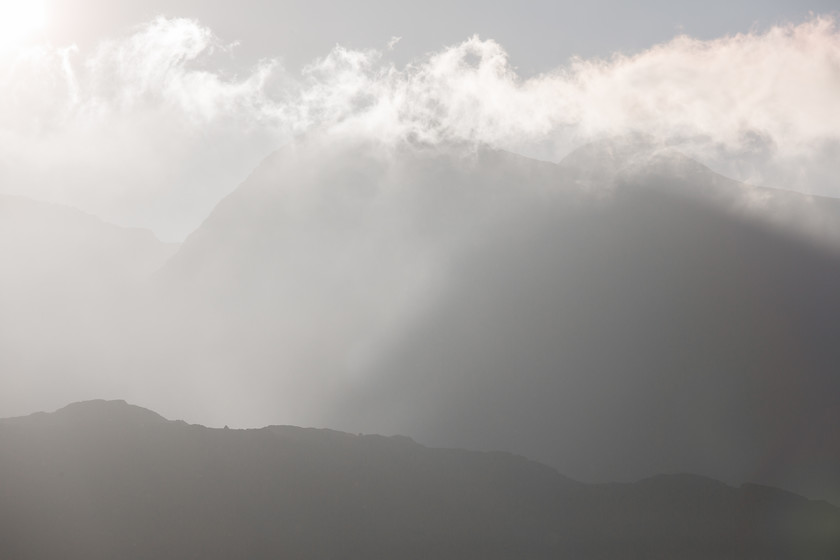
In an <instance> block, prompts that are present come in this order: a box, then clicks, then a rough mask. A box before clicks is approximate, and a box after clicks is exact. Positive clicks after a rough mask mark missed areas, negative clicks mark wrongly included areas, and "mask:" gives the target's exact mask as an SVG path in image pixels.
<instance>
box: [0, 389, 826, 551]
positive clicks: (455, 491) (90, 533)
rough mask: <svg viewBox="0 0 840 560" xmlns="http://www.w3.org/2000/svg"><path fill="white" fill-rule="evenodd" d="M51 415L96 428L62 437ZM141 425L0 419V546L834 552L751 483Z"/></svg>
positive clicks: (81, 408)
mask: <svg viewBox="0 0 840 560" xmlns="http://www.w3.org/2000/svg"><path fill="white" fill-rule="evenodd" d="M137 409H139V410H141V411H145V413H144V414H143V415H141V416H142V417H138V415H137V414H136V412H137ZM68 416H75V417H77V418H78V417H82V418H84V419H85V421H86V422H87V421H90V420H91V419H92V418H95V421H93V422H92V423H90V422H89V423H87V424H85V429H79V425H78V424H75V423H73V422H71V423H70V425H66V424H64V425H63V423H64V422H65V421H66V420H67V417H68ZM45 417H47V418H52V419H53V420H55V421H54V422H49V421H47V422H45V421H44V418H45ZM125 417H131V418H133V419H134V421H133V423H125V422H123V421H122V420H121V419H123V418H125ZM149 417H151V418H158V419H160V418H161V417H159V416H158V415H156V414H155V413H153V412H151V411H147V410H145V409H142V408H140V407H134V406H133V405H128V404H125V403H124V402H115V401H111V402H106V401H95V402H93V403H80V404H75V405H71V406H69V407H66V408H64V409H61V410H59V411H57V412H55V413H48V414H42V415H37V416H29V417H25V418H23V419H21V418H18V419H16V420H17V421H15V422H11V423H9V422H8V421H0V449H2V450H3V451H4V452H3V453H2V454H0V498H2V500H0V521H2V523H0V554H2V555H3V557H4V558H21V559H23V558H37V557H45V556H50V555H52V553H56V552H58V551H61V556H62V557H63V558H68V559H75V558H87V559H98V558H111V557H115V556H117V557H121V558H148V557H149V555H150V554H154V556H155V557H157V558H183V557H191V556H193V555H196V554H198V555H200V556H202V557H204V558H211V559H212V558H228V557H230V556H231V554H234V555H236V554H239V555H242V554H245V555H247V556H248V557H250V558H271V557H277V555H278V554H282V555H283V556H284V557H288V558H328V557H335V555H336V554H339V555H341V556H342V557H345V558H370V557H390V558H423V557H428V556H429V555H433V556H435V557H439V558H463V557H465V556H468V557H475V556H481V557H485V558H511V557H517V558H549V557H557V555H558V554H559V555H562V554H573V555H575V557H577V558H593V559H594V558H601V559H609V558H626V557H627V556H628V554H629V555H634V554H635V555H638V556H640V557H649V556H651V555H661V554H670V555H676V556H678V557H681V558H697V559H700V558H709V559H711V558H727V557H736V556H737V557H739V558H756V559H757V558H765V559H770V558H772V559H775V558H778V559H783V558H785V559H786V558H791V559H793V558H808V559H815V560H816V559H819V560H823V559H825V560H828V559H829V558H832V554H834V553H835V552H836V551H838V550H840V532H838V529H840V510H838V509H837V508H835V507H832V506H829V505H827V504H825V503H819V502H812V501H809V500H807V499H805V498H801V497H796V498H792V499H788V500H784V499H779V497H778V494H777V493H776V492H775V491H774V490H767V489H762V488H759V487H749V486H745V487H743V488H740V489H736V488H732V487H730V486H727V485H725V484H722V483H719V482H716V481H713V480H710V479H707V478H704V477H697V476H693V475H668V476H660V477H653V478H650V479H646V480H643V481H640V482H639V483H636V484H603V485H586V484H581V483H577V482H574V481H571V480H569V479H567V478H565V477H563V476H561V475H559V474H558V473H557V472H556V470H554V469H552V468H550V467H546V466H544V465H540V464H539V463H535V462H533V461H529V460H527V459H524V458H522V457H518V456H515V455H512V454H509V453H485V452H471V451H463V450H457V449H435V448H427V447H424V446H421V445H419V444H416V443H414V442H412V441H410V440H408V439H406V438H401V437H396V438H394V437H389V438H386V437H382V436H369V435H362V436H359V435H352V434H342V433H340V432H335V431H331V430H312V429H304V428H292V427H288V426H286V427H276V426H275V427H265V428H261V429H243V430H228V429H224V428H217V429H208V428H205V427H203V426H198V425H190V424H186V423H183V422H180V421H167V420H158V421H154V422H146V421H144V419H147V418H149ZM115 420H116V421H115ZM68 428H71V429H68ZM71 513H72V515H71Z"/></svg>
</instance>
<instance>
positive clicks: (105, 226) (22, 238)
mask: <svg viewBox="0 0 840 560" xmlns="http://www.w3.org/2000/svg"><path fill="white" fill-rule="evenodd" d="M177 248H178V245H177V244H174V243H163V242H161V241H160V240H158V239H157V238H156V237H155V236H154V235H153V234H152V232H150V231H148V230H143V229H137V228H125V227H120V226H116V225H112V224H109V223H106V222H104V221H102V220H100V219H99V218H97V217H96V216H93V215H90V214H87V213H85V212H82V211H80V210H77V209H75V208H70V207H67V206H62V205H58V204H50V203H45V202H39V201H35V200H31V199H28V198H25V197H20V196H8V195H0V263H2V264H0V371H2V372H3V384H4V387H3V391H1V392H0V408H3V409H5V410H8V407H9V406H11V405H12V403H15V402H19V401H20V400H21V399H22V398H23V399H26V398H31V397H28V396H26V395H25V392H24V391H21V390H19V387H23V386H25V383H19V381H22V380H26V382H27V383H31V384H32V385H34V386H36V387H40V388H41V389H39V390H42V389H43V387H51V390H52V391H55V392H56V393H58V394H61V393H62V390H61V389H63V388H64V387H66V386H67V385H70V386H73V385H78V384H79V380H78V377H75V378H74V374H75V373H77V372H79V371H85V372H90V371H93V370H95V369H97V367H96V365H95V364H96V363H97V362H98V361H100V360H101V359H102V357H103V356H105V355H106V354H109V353H112V352H113V348H114V347H115V339H116V338H117V337H119V336H121V335H122V334H124V333H125V327H124V325H125V324H126V322H127V316H129V315H131V313H129V312H128V310H132V309H133V307H134V305H135V302H136V300H137V299H138V294H139V291H140V287H141V286H142V284H143V283H144V282H145V281H146V280H147V279H148V277H149V276H150V275H151V274H152V273H153V272H154V271H155V270H157V269H158V268H160V267H161V266H162V265H163V263H164V262H165V261H166V259H167V258H169V257H170V256H171V255H172V254H173V253H174V252H175V251H176V250H177ZM117 319H118V320H117ZM135 319H136V318H135ZM119 361H120V362H124V360H119ZM100 390H101V389H100ZM24 410H25V408H24Z"/></svg>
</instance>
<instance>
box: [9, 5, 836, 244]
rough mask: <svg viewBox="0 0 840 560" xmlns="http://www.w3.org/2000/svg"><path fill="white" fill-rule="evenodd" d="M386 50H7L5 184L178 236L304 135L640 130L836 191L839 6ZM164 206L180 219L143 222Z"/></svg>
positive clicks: (190, 34) (213, 41)
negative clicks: (240, 57)
mask: <svg viewBox="0 0 840 560" xmlns="http://www.w3.org/2000/svg"><path fill="white" fill-rule="evenodd" d="M391 46H392V45H388V46H383V48H382V49H381V50H351V49H347V48H344V47H341V46H336V47H335V48H334V49H333V51H332V52H330V53H329V54H327V55H326V56H325V57H323V58H321V59H318V60H316V61H313V62H312V63H311V64H310V65H309V66H307V67H306V68H305V69H304V70H303V72H302V74H300V75H291V74H290V73H288V72H286V71H285V70H284V69H283V67H282V64H281V63H280V62H279V61H278V60H264V61H259V62H258V63H257V64H256V65H254V66H253V67H252V68H249V69H247V71H244V72H243V71H242V69H241V68H240V69H239V73H237V72H234V71H232V70H231V69H230V67H231V63H232V61H234V60H235V46H233V45H227V44H224V43H223V42H222V41H221V40H220V39H219V38H217V37H216V36H215V35H214V34H213V32H212V31H211V30H210V29H208V28H207V27H205V26H203V25H201V24H200V23H199V22H196V21H193V20H188V19H166V18H158V19H155V20H154V21H152V22H150V23H148V24H146V25H143V26H141V27H138V28H137V29H136V30H135V31H134V33H132V34H131V35H129V36H127V37H123V38H119V39H115V40H109V41H105V42H103V43H101V44H100V45H99V47H98V48H97V49H95V50H94V51H93V52H91V53H81V52H79V51H78V49H75V48H74V47H69V48H67V47H62V48H57V47H51V46H41V47H37V48H30V49H27V50H25V51H18V52H17V53H5V54H4V55H3V57H4V58H2V59H0V150H2V153H3V154H4V157H3V158H2V159H0V181H2V183H4V184H5V185H12V186H9V187H7V189H8V190H9V191H11V192H17V193H19V194H27V193H30V194H31V195H32V196H34V197H38V198H51V199H54V200H59V201H63V202H70V203H74V204H77V205H79V206H82V207H85V208H89V209H90V210H91V211H94V212H96V213H100V214H103V215H105V217H107V218H111V219H114V220H116V221H127V222H132V223H140V224H145V225H150V226H152V227H155V229H158V230H163V231H164V232H165V233H167V234H168V235H167V236H168V237H179V236H183V234H185V233H187V232H188V231H189V230H190V229H191V228H192V227H194V226H195V225H196V224H197V223H198V220H200V218H201V217H202V216H203V215H204V214H206V212H207V210H208V209H209V207H211V206H212V204H213V203H214V202H215V201H216V200H218V198H219V197H220V196H221V195H222V194H224V192H226V191H227V190H229V189H230V188H232V187H233V186H234V185H235V184H236V183H237V182H239V180H241V179H242V178H243V177H244V175H245V174H246V173H247V172H248V170H249V169H250V168H251V167H253V165H254V164H255V163H256V161H258V160H259V159H260V158H261V157H262V156H263V155H265V154H266V153H267V152H269V151H270V150H271V149H272V148H274V147H276V146H277V145H279V144H281V143H283V142H285V141H287V140H288V139H290V138H293V137H294V136H295V135H298V134H304V133H309V132H313V131H318V132H321V133H324V134H325V135H326V136H328V137H329V136H348V135H349V136H356V135H362V136H364V137H368V138H373V139H375V140H377V141H380V142H382V143H384V144H386V145H388V144H393V143H401V142H406V141H408V142H419V143H431V144H442V143H450V142H454V143H463V142H466V143H484V144H489V145H492V146H497V147H501V148H506V149H510V150H514V151H520V152H525V153H533V154H538V155H541V156H542V157H546V158H555V159H556V158H559V157H562V156H563V155H564V154H565V153H567V152H568V151H570V150H571V149H574V148H575V147H577V146H580V145H582V144H584V143H585V142H587V141H591V140H595V139H598V138H603V137H612V136H619V135H644V136H645V137H646V138H648V139H650V140H652V141H654V142H657V143H662V144H665V145H670V146H674V147H677V148H679V149H683V150H685V151H687V152H688V153H690V154H692V155H694V156H696V157H699V158H700V159H702V160H704V161H706V162H707V163H710V164H713V165H716V166H718V167H721V168H723V170H724V171H727V172H729V173H731V174H733V175H738V176H739V178H741V179H749V180H754V181H756V182H770V183H774V182H775V183H778V186H787V187H791V188H799V189H802V190H811V191H823V192H830V193H831V194H834V195H838V196H840V187H838V186H837V185H836V183H834V184H827V183H830V182H831V180H832V179H831V177H832V176H833V171H835V170H836V168H832V169H831V171H832V172H831V173H829V172H827V171H826V167H825V166H826V165H830V162H832V161H833V160H834V157H833V156H834V155H836V153H837V151H838V149H837V146H838V145H840V31H838V27H837V21H836V20H835V19H834V18H832V17H814V18H813V19H811V20H810V21H807V22H804V23H801V24H798V25H793V24H791V25H784V26H777V27H773V28H770V29H767V30H764V31H760V32H758V31H756V32H751V33H745V34H740V35H735V36H730V37H723V38H719V39H714V40H709V41H702V40H698V39H693V38H690V37H686V36H680V37H676V38H674V39H673V40H671V41H669V42H667V43H664V44H660V45H657V46H655V47H653V48H650V49H648V50H645V51H643V52H640V53H636V54H632V55H627V54H616V55H614V56H613V57H612V58H609V59H595V60H584V59H572V60H571V61H569V62H568V63H567V64H565V65H564V66H560V67H558V68H557V69H556V70H554V71H552V72H549V73H545V74H541V75H537V76H534V77H531V78H527V79H526V78H522V77H521V76H519V75H518V74H517V71H516V68H515V66H514V65H513V64H512V63H511V61H510V60H509V58H508V56H507V53H506V52H505V50H504V48H503V46H502V45H500V44H498V43H496V42H494V41H492V40H483V39H480V38H478V37H472V38H469V39H467V40H465V41H464V42H462V43H460V44H457V45H453V46H450V47H447V48H443V49H441V50H440V51H438V52H435V53H431V54H429V55H427V56H425V57H422V58H420V59H418V60H416V61H415V62H413V63H412V64H409V65H407V66H405V67H397V66H396V65H394V64H393V63H391V62H390V61H389V59H388V52H389V50H390V47H391ZM826 162H829V163H826ZM815 182H816V183H820V182H822V183H820V184H812V183H815ZM832 187H836V190H834V191H831V190H830V189H831V188H832ZM103 200H104V201H107V202H103ZM188 200H201V201H203V202H200V203H199V202H188ZM161 201H163V203H162V204H161ZM161 206H165V207H167V208H169V209H170V210H169V211H170V213H171V214H172V215H173V216H174V214H175V213H177V212H180V216H181V217H180V218H177V219H176V218H174V217H172V216H169V217H167V216H164V217H160V216H158V217H152V216H153V214H154V213H155V212H157V213H158V214H159V213H160V210H159V208H160V207H161ZM129 207H130V208H131V210H129V209H128V208H129ZM154 208H157V210H155V209H154ZM175 221H178V222H179V223H178V224H174V222H175Z"/></svg>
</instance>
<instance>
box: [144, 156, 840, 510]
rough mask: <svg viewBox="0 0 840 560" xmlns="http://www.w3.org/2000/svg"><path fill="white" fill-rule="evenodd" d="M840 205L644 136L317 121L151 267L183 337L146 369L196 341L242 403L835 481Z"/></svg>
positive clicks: (416, 432) (600, 470) (833, 488)
mask: <svg viewBox="0 0 840 560" xmlns="http://www.w3.org/2000/svg"><path fill="white" fill-rule="evenodd" d="M839 228H840V201H837V200H834V199H827V198H819V197H809V196H804V195H800V194H797V193H791V192H786V191H780V190H772V189H762V188H758V187H753V186H749V185H745V184H742V183H738V182H736V181H733V180H730V179H727V178H725V177H722V176H720V175H718V174H716V173H714V172H712V171H711V170H710V169H708V168H706V167H705V166H703V165H701V164H699V163H697V162H695V161H693V160H691V159H689V158H686V157H685V156H682V155H680V154H678V153H675V152H669V151H657V150H653V149H651V148H650V147H641V148H640V147H639V146H627V145H624V144H618V143H601V144H595V145H591V146H588V147H585V148H583V149H582V150H580V151H579V152H576V153H574V154H572V155H571V156H570V157H568V158H567V159H566V160H565V161H564V162H562V163H561V164H551V163H546V162H539V161H535V160H531V159H528V158H524V157H521V156H517V155H514V154H509V153H505V152H500V151H493V150H484V149H479V150H477V151H475V150H473V151H470V150H461V151H458V150H435V149H421V148H401V149H397V150H395V151H393V152H387V153H384V152H383V150H381V149H379V148H377V147H370V146H359V145H353V146H344V147H336V146H335V145H331V147H329V148H325V147H323V146H322V145H320V144H318V143H313V144H312V145H307V144H306V143H300V144H297V145H292V146H289V147H287V148H285V149H283V150H280V151H278V152H277V153H276V154H274V155H273V156H272V157H270V158H268V159H267V160H266V161H265V162H264V163H263V164H262V165H261V166H260V167H259V168H258V169H257V170H256V171H255V172H254V173H253V174H252V176H251V177H249V178H248V180H247V181H245V183H244V184H243V185H241V186H240V187H239V188H238V189H236V190H235V191H234V192H233V193H232V194H231V195H230V196H228V197H227V198H226V199H225V200H224V201H222V202H221V203H220V204H219V205H218V207H217V208H216V209H215V210H214V212H213V213H212V215H211V216H210V217H209V218H208V219H207V220H206V221H205V223H204V224H203V225H202V226H201V228H199V230H198V231H196V232H195V233H194V234H193V235H192V236H190V238H189V239H188V240H187V241H186V242H185V243H184V245H183V247H182V248H181V250H180V251H179V253H178V254H177V255H176V256H175V257H173V259H171V260H170V261H169V262H168V264H167V265H166V267H165V268H164V269H163V270H162V271H161V272H160V274H158V275H157V276H156V278H155V281H156V288H157V289H158V290H159V294H161V295H160V300H161V301H164V302H165V304H164V306H165V308H166V310H167V313H165V314H161V317H162V318H164V319H162V322H163V323H165V325H164V327H162V329H163V330H164V331H165V332H167V333H173V332H177V333H190V335H189V336H183V337H182V338H180V339H179V345H178V349H177V351H176V352H174V353H170V354H167V355H166V358H165V360H162V361H161V362H160V363H156V364H154V365H153V366H152V367H150V368H149V369H150V370H158V369H162V368H165V367H167V365H168V364H173V363H175V364H177V366H176V367H175V370H176V371H185V370H188V369H190V368H196V367H197V366H196V356H201V359H200V362H199V365H198V367H197V369H198V371H199V372H200V377H201V379H209V380H212V383H213V389H212V390H209V389H208V391H211V392H209V393H208V394H207V396H206V397H205V398H207V399H211V400H212V399H214V398H215V397H213V395H217V394H219V393H220V392H221V393H223V394H225V395H226V397H227V400H226V401H225V403H223V404H221V405H222V406H229V407H230V410H231V411H233V410H236V411H237V413H238V414H240V415H241V416H240V417H241V418H242V420H241V421H242V422H244V423H251V424H259V423H262V422H260V420H261V419H265V418H270V417H273V416H272V415H276V414H277V413H278V412H277V411H282V414H283V417H287V418H295V419H300V421H301V422H306V423H310V424H319V423H320V424H324V423H328V424H330V425H334V426H338V427H343V428H345V429H348V430H351V431H366V432H377V431H386V430H391V429H393V430H398V431H400V432H402V433H408V434H411V435H412V436H415V437H417V438H418V439H420V440H421V441H424V442H426V443H430V444H435V445H444V446H456V447H458V446H473V447H477V448H482V449H507V450H511V451H514V452H517V453H522V454H524V455H527V456H530V457H535V458H538V459H540V460H542V461H544V462H547V463H549V464H551V465H553V466H555V467H557V468H559V469H560V470H561V471H562V472H567V473H569V474H571V475H572V476H575V477H577V478H581V479H584V480H592V481H606V480H634V479H638V478H641V477H643V476H647V475H650V474H653V473H657V472H680V471H689V472H699V473H703V474H705V475H709V476H713V477H716V478H720V479H723V480H726V481H728V482H738V481H742V480H754V481H757V482H761V483H764V484H770V485H776V486H780V487H784V488H787V489H791V490H796V491H798V492H801V493H805V494H807V495H809V496H811V497H818V498H829V499H832V500H834V501H835V502H836V503H840V476H838V475H837V473H838V472H840V446H838V445H837V442H836V437H835V435H836V434H837V433H840V398H838V395H840V376H838V375H837V371H838V364H840V346H838V345H837V343H836V341H837V340H840V291H838V290H837V288H836V287H837V286H838V285H840V258H839V257H838V255H840V253H839V252H838V251H839V250H840V235H839V234H838V232H840V229H839ZM173 310H174V312H173V313H169V312H170V311H173ZM173 317H179V318H175V319H173ZM175 325H177V326H175ZM167 328H168V329H169V330H166V329H167ZM171 338H172V335H167V337H166V340H170V339H171ZM176 377H177V374H176ZM217 401H218V399H216V402H217Z"/></svg>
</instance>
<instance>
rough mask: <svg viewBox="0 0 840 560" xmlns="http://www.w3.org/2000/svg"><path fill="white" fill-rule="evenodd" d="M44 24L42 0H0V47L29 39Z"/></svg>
mask: <svg viewBox="0 0 840 560" xmlns="http://www.w3.org/2000/svg"><path fill="white" fill-rule="evenodd" d="M45 24H46V11H45V9H44V2H43V1H41V0H27V1H24V2H21V1H20V0H0V48H8V47H10V46H16V45H19V44H21V43H22V42H28V41H31V40H32V39H33V38H34V36H36V35H37V34H39V33H40V32H42V31H43V30H44V27H45Z"/></svg>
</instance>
